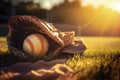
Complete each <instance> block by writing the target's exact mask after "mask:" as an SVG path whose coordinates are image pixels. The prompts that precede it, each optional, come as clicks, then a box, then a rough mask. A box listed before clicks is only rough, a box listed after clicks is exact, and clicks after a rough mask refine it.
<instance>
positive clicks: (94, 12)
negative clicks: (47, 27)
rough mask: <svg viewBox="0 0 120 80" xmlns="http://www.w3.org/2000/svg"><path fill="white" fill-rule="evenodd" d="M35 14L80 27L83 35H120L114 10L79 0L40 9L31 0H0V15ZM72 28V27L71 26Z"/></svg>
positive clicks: (118, 17)
mask: <svg viewBox="0 0 120 80" xmlns="http://www.w3.org/2000/svg"><path fill="white" fill-rule="evenodd" d="M14 11H15V15H35V16H37V17H39V18H42V19H45V20H47V21H49V22H52V23H61V24H70V25H76V26H80V27H81V34H82V35H83V36H84V35H85V36H86V35H90V36H93V35H94V36H120V23H119V21H120V13H118V12H117V11H115V10H112V9H109V8H106V7H104V5H101V6H99V8H94V7H93V6H92V5H87V6H82V5H81V1H80V0H74V1H73V2H69V1H68V0H64V3H61V4H59V5H57V6H54V7H53V8H52V9H50V10H47V9H42V8H41V7H40V4H39V3H34V2H33V0H28V1H27V2H24V0H23V1H21V2H18V3H17V4H14V5H13V2H12V0H1V1H0V15H9V16H11V15H13V14H14ZM73 28H74V27H73Z"/></svg>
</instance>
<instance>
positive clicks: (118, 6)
mask: <svg viewBox="0 0 120 80" xmlns="http://www.w3.org/2000/svg"><path fill="white" fill-rule="evenodd" d="M112 8H113V9H114V10H117V11H118V12H120V3H116V4H114V5H113V7H112Z"/></svg>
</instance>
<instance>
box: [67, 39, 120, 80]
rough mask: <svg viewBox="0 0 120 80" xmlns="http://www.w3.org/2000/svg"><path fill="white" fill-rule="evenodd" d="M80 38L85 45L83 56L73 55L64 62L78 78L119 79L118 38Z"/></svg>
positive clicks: (84, 79) (119, 57)
mask: <svg viewBox="0 0 120 80" xmlns="http://www.w3.org/2000/svg"><path fill="white" fill-rule="evenodd" d="M77 39H79V37H78V38H77ZM82 40H83V41H84V43H85V44H86V46H87V50H86V51H85V52H84V54H83V56H79V55H75V56H74V57H73V58H71V59H69V60H68V61H67V63H66V64H67V65H69V66H70V67H71V68H72V69H73V70H74V71H75V72H76V75H77V77H78V79H79V80H120V77H119V76H120V45H119V44H120V38H119V37H83V38H82Z"/></svg>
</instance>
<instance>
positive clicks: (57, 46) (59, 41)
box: [7, 15, 85, 59]
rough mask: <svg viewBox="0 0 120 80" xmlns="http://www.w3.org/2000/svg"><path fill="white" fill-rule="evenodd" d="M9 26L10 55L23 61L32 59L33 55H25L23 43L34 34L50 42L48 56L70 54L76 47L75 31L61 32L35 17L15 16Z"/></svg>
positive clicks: (10, 20)
mask: <svg viewBox="0 0 120 80" xmlns="http://www.w3.org/2000/svg"><path fill="white" fill-rule="evenodd" d="M8 26H9V33H8V36H7V42H8V47H9V50H10V53H12V54H13V55H15V56H19V57H21V58H22V59H26V58H31V55H29V54H27V53H25V52H24V50H23V41H24V39H25V38H26V37H27V36H28V35H30V34H34V33H39V34H42V35H44V36H45V37H46V38H47V40H48V42H49V50H48V52H47V53H46V54H45V55H47V56H55V55H57V54H58V53H59V52H69V50H70V49H68V47H69V46H70V47H71V46H72V48H73V46H75V47H76V45H75V42H74V35H75V32H74V31H70V32H61V31H60V30H58V29H57V28H56V27H55V26H54V25H52V24H51V23H48V22H46V21H44V20H41V19H39V18H37V17H35V16H27V15H25V16H13V17H12V18H10V19H9V22H8ZM77 44H78V43H77ZM75 47H74V48H75ZM78 47H79V46H78ZM74 48H73V49H74ZM83 50H85V46H84V49H82V52H83ZM70 52H71V51H70ZM73 52H74V51H73ZM73 52H72V53H73Z"/></svg>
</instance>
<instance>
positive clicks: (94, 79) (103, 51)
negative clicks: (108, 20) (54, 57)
mask: <svg viewBox="0 0 120 80" xmlns="http://www.w3.org/2000/svg"><path fill="white" fill-rule="evenodd" d="M75 39H81V40H82V41H83V43H84V44H85V45H86V47H87V49H86V51H85V52H84V53H83V55H81V56H80V55H74V57H72V58H69V59H68V61H67V62H66V64H67V65H68V66H70V67H71V68H72V69H73V70H74V71H75V76H77V78H78V79H79V80H120V77H119V76H120V37H76V38H75ZM8 53H9V51H8V48H7V43H6V39H5V37H1V38H0V54H8ZM1 61H2V60H1V59H0V62H1Z"/></svg>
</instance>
